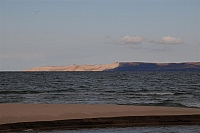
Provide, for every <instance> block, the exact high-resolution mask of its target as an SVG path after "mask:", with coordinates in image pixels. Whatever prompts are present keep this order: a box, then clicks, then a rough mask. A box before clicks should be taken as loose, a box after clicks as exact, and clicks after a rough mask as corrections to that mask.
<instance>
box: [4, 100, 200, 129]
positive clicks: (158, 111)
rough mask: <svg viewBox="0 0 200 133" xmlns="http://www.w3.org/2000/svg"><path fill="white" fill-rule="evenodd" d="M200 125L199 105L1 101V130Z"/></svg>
mask: <svg viewBox="0 0 200 133" xmlns="http://www.w3.org/2000/svg"><path fill="white" fill-rule="evenodd" d="M151 125H200V109H197V108H176V107H155V106H127V105H84V104H0V131H3V132H5V131H23V130H52V129H76V128H93V127H130V126H151Z"/></svg>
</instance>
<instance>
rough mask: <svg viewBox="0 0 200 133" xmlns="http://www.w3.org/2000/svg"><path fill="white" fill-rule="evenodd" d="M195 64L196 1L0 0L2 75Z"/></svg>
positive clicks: (199, 48)
mask: <svg viewBox="0 0 200 133" xmlns="http://www.w3.org/2000/svg"><path fill="white" fill-rule="evenodd" d="M196 61H198V62H199V61H200V1H199V0H0V71H21V70H24V69H27V68H32V67H36V66H63V65H73V64H77V65H84V64H108V63H114V62H158V63H161V62H163V63H164V62H196Z"/></svg>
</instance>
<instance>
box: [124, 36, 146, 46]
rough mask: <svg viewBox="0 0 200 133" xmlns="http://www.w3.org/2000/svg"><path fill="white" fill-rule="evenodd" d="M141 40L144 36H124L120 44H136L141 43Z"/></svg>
mask: <svg viewBox="0 0 200 133" xmlns="http://www.w3.org/2000/svg"><path fill="white" fill-rule="evenodd" d="M143 40H144V38H143V37H141V36H137V37H131V36H125V37H123V38H122V39H121V44H137V43H141V42H142V41H143Z"/></svg>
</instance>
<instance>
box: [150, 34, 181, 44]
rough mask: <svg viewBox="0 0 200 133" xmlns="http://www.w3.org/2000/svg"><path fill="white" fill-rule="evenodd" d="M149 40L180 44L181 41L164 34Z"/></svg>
mask: <svg viewBox="0 0 200 133" xmlns="http://www.w3.org/2000/svg"><path fill="white" fill-rule="evenodd" d="M150 42H153V43H159V44H180V43H182V41H181V39H179V38H175V37H171V36H165V37H163V38H162V39H159V40H151V41H150Z"/></svg>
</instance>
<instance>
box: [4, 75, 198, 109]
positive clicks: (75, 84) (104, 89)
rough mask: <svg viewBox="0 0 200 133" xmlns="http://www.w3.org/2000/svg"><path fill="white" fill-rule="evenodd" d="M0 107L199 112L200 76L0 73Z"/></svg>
mask: <svg viewBox="0 0 200 133" xmlns="http://www.w3.org/2000/svg"><path fill="white" fill-rule="evenodd" d="M0 103H75V104H77V103H84V104H123V105H150V106H152V105H153V106H175V107H196V108H200V72H0Z"/></svg>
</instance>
